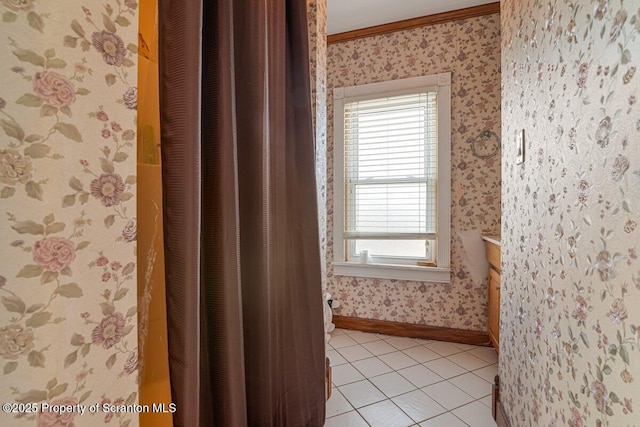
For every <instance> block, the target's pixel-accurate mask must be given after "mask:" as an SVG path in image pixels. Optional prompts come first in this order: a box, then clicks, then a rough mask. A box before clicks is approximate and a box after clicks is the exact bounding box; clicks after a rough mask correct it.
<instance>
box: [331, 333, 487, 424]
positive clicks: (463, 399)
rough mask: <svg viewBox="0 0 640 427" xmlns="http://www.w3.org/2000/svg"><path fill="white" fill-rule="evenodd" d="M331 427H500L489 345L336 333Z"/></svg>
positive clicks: (333, 340)
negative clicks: (495, 418)
mask: <svg viewBox="0 0 640 427" xmlns="http://www.w3.org/2000/svg"><path fill="white" fill-rule="evenodd" d="M331 336H332V338H331V341H330V342H329V347H330V348H329V351H328V356H329V359H330V360H331V366H332V371H333V372H332V375H333V378H332V379H333V390H332V393H331V398H330V399H329V401H328V402H327V421H326V423H325V427H360V426H362V427H368V426H371V427H378V426H379V427H408V426H422V427H466V426H471V427H495V426H496V423H495V422H494V421H493V418H492V417H491V384H492V383H493V378H494V377H495V375H496V374H497V371H498V357H497V356H496V353H495V351H494V350H493V349H492V348H490V347H476V346H472V345H466V344H454V343H448V342H442V341H427V340H421V339H413V338H403V337H391V336H387V335H381V334H370V333H365V332H360V331H350V330H346V329H336V330H335V331H334V332H332V333H331Z"/></svg>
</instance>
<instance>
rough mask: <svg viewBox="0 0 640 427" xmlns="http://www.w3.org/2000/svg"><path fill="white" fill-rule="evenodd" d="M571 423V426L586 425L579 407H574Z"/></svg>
mask: <svg viewBox="0 0 640 427" xmlns="http://www.w3.org/2000/svg"><path fill="white" fill-rule="evenodd" d="M569 425H570V426H571V427H584V423H583V422H582V415H580V411H579V410H578V408H573V409H572V410H571V420H570V421H569Z"/></svg>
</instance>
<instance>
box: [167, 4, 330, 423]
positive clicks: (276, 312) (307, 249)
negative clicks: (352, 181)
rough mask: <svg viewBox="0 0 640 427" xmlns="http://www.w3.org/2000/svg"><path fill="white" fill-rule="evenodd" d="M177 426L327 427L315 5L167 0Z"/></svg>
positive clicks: (170, 293) (170, 302)
mask: <svg viewBox="0 0 640 427" xmlns="http://www.w3.org/2000/svg"><path fill="white" fill-rule="evenodd" d="M159 23H160V28H159V33H160V34H159V35H160V39H159V40H160V100H161V102H160V104H161V128H162V173H163V193H164V202H163V209H164V227H165V229H164V233H165V254H166V261H165V263H166V282H167V311H168V312H167V321H168V336H169V359H170V360H169V366H170V374H171V389H172V398H173V401H174V402H175V403H176V404H177V408H178V410H177V412H176V414H174V423H175V425H176V426H189V427H190V426H221V427H227V426H231V427H234V426H245V425H246V426H292V427H298V426H322V425H323V424H324V412H325V384H324V380H325V379H324V358H325V354H324V330H323V317H322V308H323V307H322V291H321V277H320V274H321V270H320V250H319V242H318V223H317V221H318V217H317V215H318V210H317V201H316V194H315V189H316V184H315V167H314V164H315V159H314V147H313V136H312V135H313V134H312V121H311V101H310V82H309V52H308V30H307V10H306V2H305V1H304V0H261V1H255V0H216V1H203V0H161V1H160V2H159Z"/></svg>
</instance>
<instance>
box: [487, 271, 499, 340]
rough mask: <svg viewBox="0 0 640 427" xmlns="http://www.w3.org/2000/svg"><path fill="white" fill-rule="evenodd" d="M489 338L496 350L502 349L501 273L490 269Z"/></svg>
mask: <svg viewBox="0 0 640 427" xmlns="http://www.w3.org/2000/svg"><path fill="white" fill-rule="evenodd" d="M489 338H490V339H491V343H492V344H493V347H494V348H495V349H496V352H499V351H500V346H499V344H498V343H499V342H500V274H498V272H497V271H496V270H494V269H493V268H490V269H489Z"/></svg>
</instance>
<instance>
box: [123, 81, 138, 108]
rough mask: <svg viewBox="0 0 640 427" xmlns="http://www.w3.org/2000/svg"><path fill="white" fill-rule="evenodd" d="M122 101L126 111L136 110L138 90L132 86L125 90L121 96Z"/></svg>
mask: <svg viewBox="0 0 640 427" xmlns="http://www.w3.org/2000/svg"><path fill="white" fill-rule="evenodd" d="M122 100H123V101H124V105H125V106H126V107H127V108H128V109H130V110H135V109H136V108H138V88H137V87H135V86H133V87H130V88H129V89H127V90H126V91H125V92H124V94H123V95H122Z"/></svg>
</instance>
